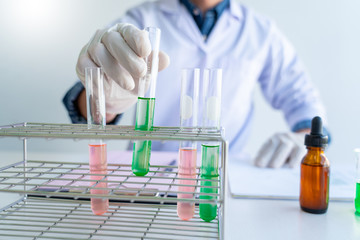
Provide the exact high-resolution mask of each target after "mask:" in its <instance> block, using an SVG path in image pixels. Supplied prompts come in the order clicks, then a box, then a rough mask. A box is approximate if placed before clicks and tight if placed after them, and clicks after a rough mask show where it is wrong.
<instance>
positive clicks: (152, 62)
mask: <svg viewBox="0 0 360 240" xmlns="http://www.w3.org/2000/svg"><path fill="white" fill-rule="evenodd" d="M145 30H146V32H147V33H148V35H149V41H150V44H151V53H150V55H149V56H148V57H147V58H145V62H146V65H147V72H146V75H145V76H144V77H142V78H140V79H139V86H138V103H137V109H136V123H135V130H140V131H151V130H152V127H153V121H154V108H155V90H156V80H157V74H158V69H159V47H160V35H161V31H160V29H159V28H155V27H148V28H146V29H145ZM150 155H151V141H149V140H145V141H135V142H134V149H133V160H132V171H133V173H134V174H135V175H136V176H144V175H146V174H147V173H148V172H149V167H150Z"/></svg>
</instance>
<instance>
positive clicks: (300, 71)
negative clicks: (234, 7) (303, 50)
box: [259, 25, 327, 129]
mask: <svg viewBox="0 0 360 240" xmlns="http://www.w3.org/2000/svg"><path fill="white" fill-rule="evenodd" d="M268 37H269V41H268V43H269V46H268V54H267V57H266V61H265V65H264V66H265V67H264V69H263V70H262V72H261V74H260V77H259V82H260V85H261V89H262V92H263V94H264V96H265V98H266V100H267V101H268V102H269V103H270V104H271V106H272V107H273V108H275V109H280V110H282V111H283V113H284V115H285V119H286V121H287V123H288V124H289V126H290V128H291V129H294V127H295V126H296V125H297V124H298V123H301V122H304V121H308V120H311V119H312V118H313V117H314V116H320V117H322V118H323V120H324V123H325V125H326V122H327V121H326V116H325V109H324V106H323V103H322V101H321V99H320V96H319V93H318V90H317V89H316V88H315V86H314V85H313V83H312V81H311V79H310V77H309V75H308V74H307V72H306V70H305V67H304V65H303V64H302V62H301V61H300V59H299V57H298V56H297V54H296V52H295V50H294V48H293V46H292V45H291V44H290V43H289V41H288V40H287V39H286V38H285V37H284V35H283V34H282V33H281V32H280V31H279V30H278V29H277V27H276V26H275V25H273V26H271V28H270V30H269V36H268Z"/></svg>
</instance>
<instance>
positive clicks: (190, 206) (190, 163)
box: [177, 148, 197, 220]
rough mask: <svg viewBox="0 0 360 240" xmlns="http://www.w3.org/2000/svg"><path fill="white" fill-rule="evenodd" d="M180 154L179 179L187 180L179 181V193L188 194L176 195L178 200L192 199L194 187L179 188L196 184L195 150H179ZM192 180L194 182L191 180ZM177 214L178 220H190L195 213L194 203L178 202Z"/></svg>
mask: <svg viewBox="0 0 360 240" xmlns="http://www.w3.org/2000/svg"><path fill="white" fill-rule="evenodd" d="M179 152H180V162H179V174H178V177H179V178H189V179H186V180H185V179H180V180H179V184H180V186H179V188H178V191H179V192H188V193H178V198H193V197H194V195H193V193H194V191H195V186H181V185H195V183H196V154H197V151H196V149H190V148H181V149H180V150H179ZM191 179H194V180H191ZM177 213H178V216H179V218H181V219H182V220H190V219H191V218H192V217H193V216H194V213H195V203H190V202H178V203H177Z"/></svg>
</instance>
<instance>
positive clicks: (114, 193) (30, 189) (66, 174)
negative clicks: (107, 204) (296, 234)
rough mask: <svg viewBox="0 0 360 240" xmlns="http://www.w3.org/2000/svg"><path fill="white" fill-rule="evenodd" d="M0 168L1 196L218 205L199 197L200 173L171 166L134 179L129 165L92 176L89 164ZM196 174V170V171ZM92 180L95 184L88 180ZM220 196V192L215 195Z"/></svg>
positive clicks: (152, 169)
mask: <svg viewBox="0 0 360 240" xmlns="http://www.w3.org/2000/svg"><path fill="white" fill-rule="evenodd" d="M22 163H23V162H18V163H16V164H12V165H10V166H8V167H4V168H2V169H1V170H2V171H1V172H0V192H14V193H23V194H30V195H37V196H45V197H71V198H75V199H78V198H90V197H98V198H110V199H113V200H127V201H130V202H157V203H161V204H163V203H176V202H178V201H184V202H196V203H214V204H217V203H221V202H222V199H221V198H220V195H219V194H211V193H206V194H205V193H200V192H199V191H198V190H199V189H200V183H201V181H212V182H216V185H217V187H210V186H209V187H205V186H201V187H202V188H204V187H205V188H217V189H218V190H219V186H220V185H219V180H205V179H201V178H200V176H199V173H197V174H196V176H193V177H194V178H184V177H179V176H178V173H177V171H169V169H170V170H172V169H177V167H174V166H151V167H150V171H149V173H148V174H147V175H146V176H143V177H138V176H135V175H134V174H133V173H132V171H131V165H121V164H109V165H108V170H107V174H92V173H90V170H89V164H88V163H76V162H54V161H33V160H28V161H27V164H26V167H24V166H23V164H22ZM197 172H199V169H198V171H197ZM91 177H95V178H96V179H97V180H93V179H91ZM181 180H192V182H193V183H194V184H186V185H185V184H182V183H181V182H180V181H181ZM178 186H190V187H194V189H195V190H194V192H180V191H178ZM91 189H100V190H104V192H105V193H107V194H94V193H90V190H91ZM218 192H219V191H218ZM178 193H187V194H193V198H186V199H185V198H184V199H182V198H176V195H177V194H178ZM201 194H204V195H208V196H213V197H214V200H205V199H199V198H198V197H199V196H200V195H201Z"/></svg>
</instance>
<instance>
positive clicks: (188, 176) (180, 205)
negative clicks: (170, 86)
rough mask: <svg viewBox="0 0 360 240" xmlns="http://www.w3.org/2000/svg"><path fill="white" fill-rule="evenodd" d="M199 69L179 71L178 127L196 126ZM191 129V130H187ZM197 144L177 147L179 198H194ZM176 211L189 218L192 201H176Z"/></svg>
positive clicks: (184, 128) (183, 143)
mask: <svg viewBox="0 0 360 240" xmlns="http://www.w3.org/2000/svg"><path fill="white" fill-rule="evenodd" d="M199 79H200V69H198V68H195V69H183V70H182V72H181V97H180V127H181V128H182V129H183V130H184V131H186V127H198V121H197V120H198V107H199ZM189 131H192V130H189ZM196 146H197V144H196V142H192V141H182V142H180V147H179V164H178V177H179V187H178V191H179V192H178V194H177V197H178V198H179V199H190V198H195V197H194V192H195V185H196V158H197V147H196ZM177 213H178V216H179V218H181V219H182V220H190V219H191V218H193V216H194V213H195V203H194V202H184V201H178V202H177Z"/></svg>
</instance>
